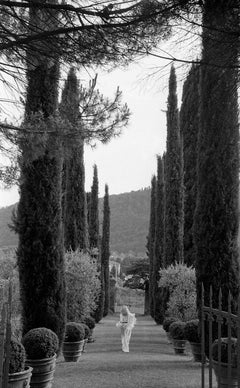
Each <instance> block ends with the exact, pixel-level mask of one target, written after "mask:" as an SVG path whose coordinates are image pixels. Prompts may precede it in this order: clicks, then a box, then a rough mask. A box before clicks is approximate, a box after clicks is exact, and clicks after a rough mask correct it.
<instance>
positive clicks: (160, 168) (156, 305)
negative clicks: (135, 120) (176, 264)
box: [151, 156, 165, 323]
mask: <svg viewBox="0 0 240 388" xmlns="http://www.w3.org/2000/svg"><path fill="white" fill-rule="evenodd" d="M164 205H165V198H164V165H163V158H162V157H161V156H158V157H157V183H156V209H155V212H156V215H155V224H156V226H155V237H154V248H153V250H154V254H153V268H152V272H153V273H152V285H151V290H152V299H153V318H154V320H155V322H156V323H159V321H162V319H163V317H161V316H162V310H163V305H164V298H163V299H162V298H160V295H159V294H160V290H159V289H158V280H159V270H160V268H161V267H162V266H163V263H164V252H165V248H164V243H165V241H164V240H165V239H164Z"/></svg>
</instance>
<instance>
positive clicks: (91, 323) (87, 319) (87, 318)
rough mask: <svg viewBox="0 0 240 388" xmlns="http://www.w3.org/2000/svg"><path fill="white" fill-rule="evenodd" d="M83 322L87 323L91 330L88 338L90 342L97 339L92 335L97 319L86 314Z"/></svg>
mask: <svg viewBox="0 0 240 388" xmlns="http://www.w3.org/2000/svg"><path fill="white" fill-rule="evenodd" d="M81 322H82V323H85V325H87V326H88V327H89V329H90V331H91V334H90V336H89V338H88V342H94V341H95V340H94V339H93V337H92V333H93V330H94V328H95V326H96V322H95V319H94V318H92V317H90V316H84V317H82V319H81Z"/></svg>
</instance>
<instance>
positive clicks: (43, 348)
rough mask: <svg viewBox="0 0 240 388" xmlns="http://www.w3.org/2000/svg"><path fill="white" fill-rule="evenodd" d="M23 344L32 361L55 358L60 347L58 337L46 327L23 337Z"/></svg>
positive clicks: (33, 330)
mask: <svg viewBox="0 0 240 388" xmlns="http://www.w3.org/2000/svg"><path fill="white" fill-rule="evenodd" d="M22 343H23V346H24V347H25V350H26V353H27V358H28V359H30V360H41V359H43V358H50V357H53V356H54V355H55V353H57V351H58V347H59V342H58V337H57V335H56V334H55V333H54V332H53V331H52V330H50V329H47V328H46V327H39V328H36V329H31V330H29V331H28V332H27V333H26V334H25V335H24V336H23V339H22Z"/></svg>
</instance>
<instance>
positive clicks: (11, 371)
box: [8, 338, 32, 388]
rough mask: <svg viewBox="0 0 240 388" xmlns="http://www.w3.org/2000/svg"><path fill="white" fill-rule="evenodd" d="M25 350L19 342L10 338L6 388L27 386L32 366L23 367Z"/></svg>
mask: <svg viewBox="0 0 240 388" xmlns="http://www.w3.org/2000/svg"><path fill="white" fill-rule="evenodd" d="M25 361H26V352H25V349H24V346H23V345H22V344H21V342H19V341H17V340H16V339H14V338H12V339H11V341H10V356H9V368H8V388H29V387H30V379H31V376H32V368H31V367H25Z"/></svg>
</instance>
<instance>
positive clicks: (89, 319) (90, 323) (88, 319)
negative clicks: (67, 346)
mask: <svg viewBox="0 0 240 388" xmlns="http://www.w3.org/2000/svg"><path fill="white" fill-rule="evenodd" d="M81 322H82V323H85V324H86V325H87V326H88V327H89V329H90V330H93V329H94V327H95V325H96V322H95V319H94V318H92V317H83V318H82V319H81Z"/></svg>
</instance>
